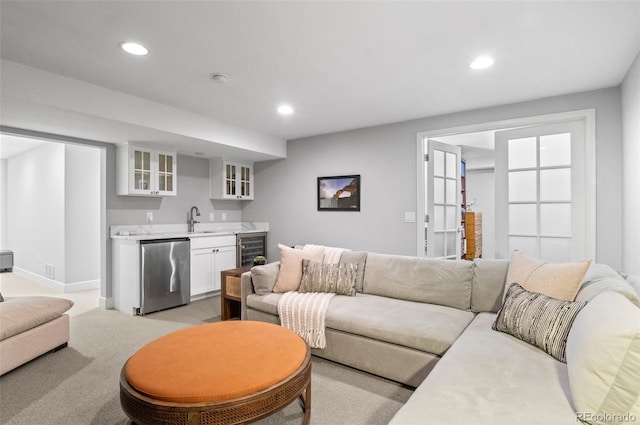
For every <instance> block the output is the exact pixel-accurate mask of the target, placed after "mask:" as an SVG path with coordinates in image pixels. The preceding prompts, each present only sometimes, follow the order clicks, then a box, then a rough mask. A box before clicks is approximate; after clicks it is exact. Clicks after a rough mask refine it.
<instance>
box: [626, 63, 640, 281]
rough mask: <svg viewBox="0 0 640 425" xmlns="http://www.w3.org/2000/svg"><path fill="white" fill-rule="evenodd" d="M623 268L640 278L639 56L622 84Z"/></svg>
mask: <svg viewBox="0 0 640 425" xmlns="http://www.w3.org/2000/svg"><path fill="white" fill-rule="evenodd" d="M622 134H623V143H622V175H623V177H622V182H623V184H622V269H623V270H624V271H625V272H627V273H633V274H637V275H640V261H639V260H640V243H638V242H639V241H640V220H638V216H639V215H640V54H638V56H636V59H635V61H634V62H633V65H631V68H629V71H628V72H627V75H626V77H625V79H624V81H623V83H622Z"/></svg>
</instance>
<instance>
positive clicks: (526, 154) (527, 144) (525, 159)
mask: <svg viewBox="0 0 640 425" xmlns="http://www.w3.org/2000/svg"><path fill="white" fill-rule="evenodd" d="M508 149H509V150H508V155H509V156H508V163H507V166H508V167H509V169H510V170H514V169H518V168H533V167H535V166H536V138H535V137H526V138H524V139H512V140H509V146H508Z"/></svg>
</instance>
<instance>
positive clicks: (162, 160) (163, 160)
mask: <svg viewBox="0 0 640 425" xmlns="http://www.w3.org/2000/svg"><path fill="white" fill-rule="evenodd" d="M174 161H175V159H174V155H173V154H171V153H163V152H161V153H158V191H159V192H160V193H164V194H167V193H173V192H174V191H175V183H174V179H175V169H174Z"/></svg>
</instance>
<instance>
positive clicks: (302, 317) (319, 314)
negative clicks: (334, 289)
mask: <svg viewBox="0 0 640 425" xmlns="http://www.w3.org/2000/svg"><path fill="white" fill-rule="evenodd" d="M334 296H335V294H332V293H324V292H305V293H300V292H294V291H291V292H285V293H284V294H282V296H281V297H280V299H279V300H278V315H279V316H280V322H281V323H282V326H284V327H285V328H287V329H290V330H292V331H293V332H295V333H296V334H298V335H300V336H301V337H302V339H304V340H305V341H306V342H307V344H309V346H310V347H311V348H325V347H326V346H327V340H326V337H325V318H326V315H327V308H328V307H329V302H330V301H331V299H332V298H333V297H334Z"/></svg>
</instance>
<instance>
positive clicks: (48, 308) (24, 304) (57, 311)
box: [0, 297, 73, 341]
mask: <svg viewBox="0 0 640 425" xmlns="http://www.w3.org/2000/svg"><path fill="white" fill-rule="evenodd" d="M71 307H73V301H71V300H68V299H65V298H57V297H16V298H11V299H7V300H6V301H5V302H3V303H0V341H1V340H4V339H6V338H9V337H12V336H14V335H17V334H19V333H21V332H24V331H27V330H29V329H32V328H35V327H36V326H40V325H41V324H43V323H46V322H49V321H51V320H53V319H55V318H56V317H60V316H62V315H63V314H64V313H65V312H66V311H67V310H69V309H70V308H71Z"/></svg>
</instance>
